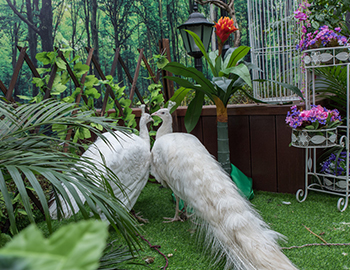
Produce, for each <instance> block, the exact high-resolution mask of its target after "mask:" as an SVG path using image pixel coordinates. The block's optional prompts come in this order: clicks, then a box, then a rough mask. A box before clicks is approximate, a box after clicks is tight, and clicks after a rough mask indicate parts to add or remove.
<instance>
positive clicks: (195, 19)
mask: <svg viewBox="0 0 350 270" xmlns="http://www.w3.org/2000/svg"><path fill="white" fill-rule="evenodd" d="M213 26H214V23H211V22H209V21H208V20H207V19H206V18H205V17H204V16H203V14H202V13H199V12H198V6H197V3H194V5H193V13H191V14H190V16H189V18H188V20H187V21H186V22H185V23H183V24H182V25H180V26H179V27H178V29H179V30H180V34H181V37H182V40H183V42H184V45H185V49H186V51H187V53H188V54H189V55H190V56H192V57H194V65H195V68H196V69H197V70H198V71H202V56H203V54H202V52H201V51H200V49H199V48H198V47H197V45H196V44H195V42H194V39H193V37H192V36H191V35H190V34H189V33H187V32H186V31H185V30H190V31H192V32H194V33H196V34H197V35H198V37H199V38H200V39H201V41H202V43H203V45H204V48H205V51H208V47H209V43H210V39H211V33H212V31H213Z"/></svg>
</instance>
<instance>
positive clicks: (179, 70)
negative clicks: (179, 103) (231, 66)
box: [164, 62, 215, 95]
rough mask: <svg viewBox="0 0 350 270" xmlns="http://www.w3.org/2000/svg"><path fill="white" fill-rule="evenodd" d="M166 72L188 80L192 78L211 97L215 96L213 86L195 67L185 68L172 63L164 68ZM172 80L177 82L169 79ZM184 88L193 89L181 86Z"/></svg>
mask: <svg viewBox="0 0 350 270" xmlns="http://www.w3.org/2000/svg"><path fill="white" fill-rule="evenodd" d="M164 69H165V70H167V71H169V72H171V73H173V74H175V75H179V76H183V77H186V78H192V79H194V80H195V81H196V82H197V83H198V84H199V85H200V86H201V89H202V91H204V92H206V93H208V94H209V95H212V94H215V88H214V86H213V84H212V83H211V82H210V81H209V80H208V79H207V78H205V77H204V75H203V73H202V72H200V71H198V70H197V69H195V68H193V67H185V66H184V65H182V64H179V63H176V62H170V63H169V64H167V65H166V66H165V67H164ZM167 78H168V79H171V80H174V81H175V80H176V79H174V78H171V77H167ZM180 85H181V86H183V87H187V88H191V86H189V85H188V84H186V85H185V84H180Z"/></svg>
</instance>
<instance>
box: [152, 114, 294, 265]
mask: <svg viewBox="0 0 350 270" xmlns="http://www.w3.org/2000/svg"><path fill="white" fill-rule="evenodd" d="M153 115H158V116H159V117H161V118H162V119H163V125H165V127H164V128H163V129H162V127H160V129H159V131H160V133H159V135H160V136H158V134H157V139H156V141H155V144H154V146H153V148H152V158H151V174H152V175H153V176H154V177H155V178H156V179H157V181H159V182H160V183H161V184H162V185H163V186H165V187H170V188H171V189H172V191H173V192H174V193H175V194H176V195H177V196H179V197H180V198H181V199H183V200H184V201H186V202H187V203H188V204H189V206H191V207H192V208H193V209H194V213H195V215H196V216H197V217H199V218H200V219H201V220H202V221H203V224H202V226H201V227H204V228H205V230H206V232H205V234H206V236H205V238H206V241H207V244H208V245H209V246H211V247H212V250H213V251H214V252H217V253H218V255H219V256H220V255H222V254H224V255H225V256H226V265H225V269H259V270H261V269H266V270H267V269H269V270H274V269H279V270H283V269H284V270H287V269H288V270H289V269H296V268H295V267H294V266H293V264H292V263H291V262H290V261H289V260H288V258H287V257H286V256H285V255H284V254H283V253H282V252H281V251H280V247H279V246H278V244H277V242H276V241H277V239H279V238H281V237H282V236H281V235H280V234H279V233H277V232H275V231H273V230H271V229H269V227H268V225H267V224H266V223H265V222H264V221H263V220H262V219H261V217H260V216H259V214H258V213H257V212H256V211H255V210H254V209H253V208H252V206H251V205H250V203H249V202H248V201H247V200H246V199H244V198H243V197H241V196H240V194H239V192H238V190H237V187H236V186H235V184H234V183H233V182H232V180H231V178H230V177H229V176H228V175H227V174H226V173H225V171H224V170H223V169H222V168H221V166H220V164H219V163H218V162H217V161H216V160H215V159H214V158H213V157H212V156H211V155H210V154H209V152H208V151H207V150H206V148H205V147H204V146H203V145H202V143H201V142H200V141H199V140H198V139H197V138H196V137H195V136H193V135H191V134H186V133H169V130H170V129H169V121H171V115H170V113H169V110H167V109H162V110H160V111H158V112H156V113H154V114H153Z"/></svg>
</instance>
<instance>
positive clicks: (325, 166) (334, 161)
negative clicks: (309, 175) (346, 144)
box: [321, 151, 346, 176]
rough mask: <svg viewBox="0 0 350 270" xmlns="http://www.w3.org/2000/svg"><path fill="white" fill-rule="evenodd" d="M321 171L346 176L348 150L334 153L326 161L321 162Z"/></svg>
mask: <svg viewBox="0 0 350 270" xmlns="http://www.w3.org/2000/svg"><path fill="white" fill-rule="evenodd" d="M321 166H322V168H321V172H323V173H328V174H332V175H335V176H344V175H345V174H346V151H342V152H340V153H337V154H335V153H332V154H331V155H330V156H329V157H328V158H327V159H326V160H325V161H324V162H322V163H321Z"/></svg>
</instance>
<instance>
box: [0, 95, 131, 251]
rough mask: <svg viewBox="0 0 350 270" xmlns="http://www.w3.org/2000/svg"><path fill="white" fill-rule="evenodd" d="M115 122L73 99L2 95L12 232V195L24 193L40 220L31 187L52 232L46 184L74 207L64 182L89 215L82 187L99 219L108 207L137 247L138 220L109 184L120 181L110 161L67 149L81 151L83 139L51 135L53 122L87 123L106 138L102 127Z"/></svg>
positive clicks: (2, 162)
mask: <svg viewBox="0 0 350 270" xmlns="http://www.w3.org/2000/svg"><path fill="white" fill-rule="evenodd" d="M112 122H113V120H111V119H108V118H105V117H91V112H90V111H88V110H87V111H82V110H79V109H77V108H75V106H74V105H73V104H66V103H61V102H58V101H53V100H45V101H41V102H39V103H34V104H25V105H20V106H14V105H12V104H7V103H5V102H3V101H2V100H0V149H1V156H0V191H1V193H2V196H3V199H4V202H5V206H6V209H5V212H6V213H7V216H8V219H9V221H10V224H11V227H10V230H11V232H12V234H16V233H17V232H18V228H17V224H16V219H15V211H16V209H14V206H13V205H12V200H11V198H12V197H13V194H14V193H17V192H18V194H20V196H21V200H20V201H19V202H18V204H19V205H21V206H22V207H23V209H24V210H25V212H26V213H27V217H28V219H29V221H30V222H31V223H35V218H34V216H33V211H32V209H31V199H30V197H29V195H28V192H29V191H31V192H32V193H33V194H34V195H36V196H37V197H38V198H39V202H40V205H41V208H42V211H43V213H44V216H45V220H46V224H47V227H48V230H49V232H52V225H51V218H50V214H49V207H48V198H47V196H46V193H45V191H44V190H43V187H42V184H44V183H49V184H50V185H52V188H53V190H54V196H55V197H57V196H58V195H60V196H62V197H63V198H64V200H65V201H67V202H68V205H67V207H71V208H72V203H71V199H70V197H69V196H68V194H67V192H66V191H65V189H64V188H63V186H62V184H64V185H65V187H66V188H67V189H68V190H69V192H70V193H71V194H72V196H73V199H74V200H75V201H76V202H77V204H78V206H79V209H80V213H81V214H82V216H83V218H85V219H88V218H90V213H89V212H88V211H87V209H86V208H85V206H84V205H83V204H82V203H81V201H80V199H79V195H78V193H77V191H79V193H80V196H84V197H85V198H86V201H87V204H88V206H89V208H90V210H91V211H92V213H93V216H94V217H95V218H99V214H98V213H99V211H102V212H103V213H104V214H105V216H106V218H107V219H108V221H109V222H110V223H111V226H112V227H113V228H114V229H115V230H116V231H117V232H118V233H119V235H121V236H122V237H124V238H125V239H126V241H127V243H128V244H129V246H135V243H137V242H138V241H137V239H136V234H135V232H138V229H137V228H136V222H135V220H134V219H133V218H132V217H131V216H130V214H129V213H128V211H127V210H126V209H125V208H124V207H123V206H122V205H121V204H120V203H119V201H118V200H117V199H116V198H115V196H114V193H113V191H112V189H111V187H110V185H109V184H108V181H114V182H115V184H117V185H119V186H120V183H119V181H118V179H117V176H116V175H115V174H114V173H113V172H112V171H110V170H109V169H108V168H107V167H106V166H104V164H94V163H93V162H92V161H91V160H89V159H82V158H79V156H78V155H77V154H76V153H70V152H65V151H63V149H64V148H65V147H67V146H69V147H71V148H74V149H76V150H77V151H78V149H79V147H83V146H84V145H82V144H81V143H75V142H72V141H66V140H62V139H60V138H59V137H60V136H59V134H57V132H53V133H51V134H50V135H49V136H48V135H45V134H46V132H48V131H52V126H53V125H56V126H57V125H60V126H61V127H64V128H61V129H60V132H61V133H62V132H67V131H68V130H70V129H71V128H83V129H88V130H90V131H91V132H93V133H94V134H96V135H97V136H99V137H100V138H101V139H103V140H105V141H106V139H105V137H104V136H103V134H102V130H104V131H107V132H112V131H113V130H112V129H111V128H112V125H111V123H112ZM114 128H116V129H118V130H121V131H126V130H129V129H127V128H122V127H114ZM113 134H114V133H113ZM114 136H116V135H114ZM106 142H107V143H108V141H106ZM78 161H79V162H78ZM107 180H108V181H107ZM102 186H103V187H104V188H101V187H102ZM56 201H59V200H56ZM58 207H60V204H58ZM98 209H99V210H98Z"/></svg>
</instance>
